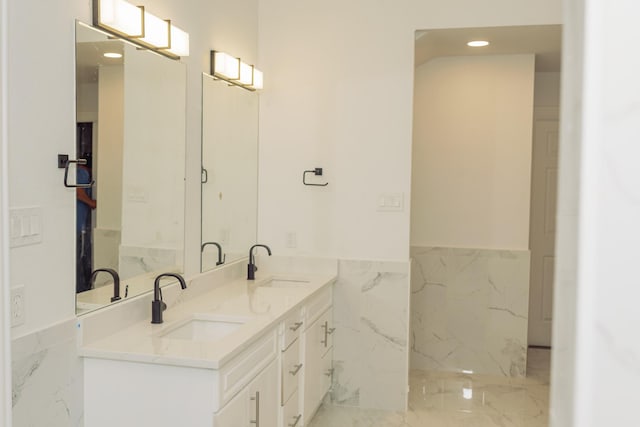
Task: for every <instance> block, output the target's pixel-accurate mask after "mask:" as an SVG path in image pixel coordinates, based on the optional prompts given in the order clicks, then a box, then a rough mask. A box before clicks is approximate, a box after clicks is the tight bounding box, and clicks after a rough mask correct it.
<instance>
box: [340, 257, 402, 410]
mask: <svg viewBox="0 0 640 427" xmlns="http://www.w3.org/2000/svg"><path fill="white" fill-rule="evenodd" d="M409 269H410V263H409V262H376V261H351V260H339V261H338V279H337V282H336V284H335V285H334V294H333V310H334V312H333V320H334V325H335V327H336V332H335V333H336V335H335V336H334V350H333V351H334V353H333V368H334V377H333V386H332V392H331V402H332V403H333V404H336V405H344V406H353V407H358V408H377V409H382V410H393V411H403V410H405V409H406V407H407V389H408V372H409V367H408V362H409V345H408V338H409Z"/></svg>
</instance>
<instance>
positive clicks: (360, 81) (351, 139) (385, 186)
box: [258, 0, 561, 260]
mask: <svg viewBox="0 0 640 427" xmlns="http://www.w3.org/2000/svg"><path fill="white" fill-rule="evenodd" d="M560 21H561V20H560V4H559V2H557V1H555V0H545V1H527V0H520V1H516V2H514V1H510V0H492V1H485V2H472V1H468V0H456V1H449V2H441V1H436V0H408V1H404V2H402V4H401V5H399V4H398V3H397V2H391V1H386V2H370V1H365V0H356V1H349V2H343V1H338V0H329V1H323V2H313V1H312V2H299V1H295V0H266V1H261V2H260V38H259V40H260V64H261V65H262V67H263V69H264V72H265V90H264V91H263V93H262V96H261V104H260V189H259V194H260V203H259V212H260V220H259V225H258V230H259V236H260V240H261V241H262V242H264V243H267V244H269V245H272V248H273V249H274V250H275V251H276V253H291V254H305V253H308V254H316V255H331V256H338V257H344V258H365V259H396V260H400V259H401V260H406V259H408V258H409V209H410V203H409V202H410V201H409V194H410V192H411V139H412V137H411V122H412V110H413V103H412V97H413V68H414V64H413V49H414V31H415V30H417V29H429V28H452V27H479V26H499V25H533V24H557V23H560ZM316 166H317V167H320V166H321V167H324V168H325V173H326V176H325V178H326V179H327V181H328V182H329V186H328V187H326V188H320V187H304V186H303V185H302V183H301V175H302V171H303V170H305V169H311V168H313V167H316ZM380 193H403V194H404V211H403V212H401V213H392V212H378V211H377V201H378V196H379V195H380ZM291 231H294V232H296V233H297V240H298V247H297V248H295V249H287V248H286V247H285V235H286V233H287V232H291Z"/></svg>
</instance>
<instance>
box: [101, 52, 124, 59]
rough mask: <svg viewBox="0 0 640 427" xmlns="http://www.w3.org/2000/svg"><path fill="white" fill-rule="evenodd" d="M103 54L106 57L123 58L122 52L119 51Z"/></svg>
mask: <svg viewBox="0 0 640 427" xmlns="http://www.w3.org/2000/svg"><path fill="white" fill-rule="evenodd" d="M102 56H104V57H105V58H114V59H118V58H122V54H121V53H118V52H105V53H103V54H102Z"/></svg>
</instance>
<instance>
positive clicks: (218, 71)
mask: <svg viewBox="0 0 640 427" xmlns="http://www.w3.org/2000/svg"><path fill="white" fill-rule="evenodd" d="M212 53H213V58H212V59H213V64H212V65H213V66H212V67H211V68H213V69H212V70H211V71H212V73H211V74H213V75H214V76H218V77H222V78H224V79H228V80H238V79H239V78H240V59H238V58H236V57H233V56H231V55H229V54H228V53H224V52H217V51H212Z"/></svg>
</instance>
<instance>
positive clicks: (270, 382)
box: [246, 360, 280, 427]
mask: <svg viewBox="0 0 640 427" xmlns="http://www.w3.org/2000/svg"><path fill="white" fill-rule="evenodd" d="M247 391H248V399H247V401H248V404H249V411H248V417H249V423H248V424H246V425H259V426H260V427H277V425H278V410H279V408H280V399H279V395H280V393H279V392H278V365H277V360H274V361H273V362H271V363H270V364H269V366H267V367H266V368H265V369H264V370H263V371H262V372H261V373H260V374H259V375H258V376H257V377H256V378H255V379H254V380H253V381H252V382H251V383H250V384H249V385H248V386H247Z"/></svg>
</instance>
